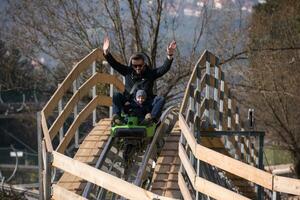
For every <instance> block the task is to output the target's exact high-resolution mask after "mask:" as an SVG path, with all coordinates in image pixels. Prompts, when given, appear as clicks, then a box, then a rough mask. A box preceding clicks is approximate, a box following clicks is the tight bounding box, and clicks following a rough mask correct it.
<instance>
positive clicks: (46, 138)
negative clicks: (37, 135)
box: [41, 111, 53, 152]
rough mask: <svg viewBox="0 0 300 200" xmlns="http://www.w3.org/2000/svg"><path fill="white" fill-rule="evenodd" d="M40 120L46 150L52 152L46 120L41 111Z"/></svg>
mask: <svg viewBox="0 0 300 200" xmlns="http://www.w3.org/2000/svg"><path fill="white" fill-rule="evenodd" d="M41 120H42V129H43V135H44V140H45V143H46V148H47V151H48V152H52V151H53V146H52V142H51V141H52V140H51V138H50V135H49V131H48V127H47V122H46V118H45V115H44V112H43V111H42V112H41Z"/></svg>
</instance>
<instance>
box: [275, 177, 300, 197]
mask: <svg viewBox="0 0 300 200" xmlns="http://www.w3.org/2000/svg"><path fill="white" fill-rule="evenodd" d="M273 189H274V190H275V191H277V192H284V193H288V194H294V195H300V180H299V179H293V178H287V177H282V176H276V175H275V176H274V186H273Z"/></svg>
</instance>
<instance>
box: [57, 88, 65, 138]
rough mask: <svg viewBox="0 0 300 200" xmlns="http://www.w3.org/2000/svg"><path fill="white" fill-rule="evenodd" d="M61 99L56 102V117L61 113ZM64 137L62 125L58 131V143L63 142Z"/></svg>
mask: <svg viewBox="0 0 300 200" xmlns="http://www.w3.org/2000/svg"><path fill="white" fill-rule="evenodd" d="M60 86H61V84H58V87H60ZM62 104H63V103H62V99H60V100H59V102H58V115H60V114H61V113H62V109H63V105H62ZM63 137H64V125H62V127H61V128H60V129H59V142H61V141H62V140H63Z"/></svg>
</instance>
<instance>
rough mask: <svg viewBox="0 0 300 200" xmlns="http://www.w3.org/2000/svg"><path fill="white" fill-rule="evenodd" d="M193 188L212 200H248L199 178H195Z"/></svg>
mask: <svg viewBox="0 0 300 200" xmlns="http://www.w3.org/2000/svg"><path fill="white" fill-rule="evenodd" d="M195 188H196V189H197V190H198V191H199V192H201V193H203V194H206V195H208V196H210V197H212V198H214V199H220V200H223V199H234V200H250V199H248V198H247V197H244V196H242V195H240V194H238V193H235V192H233V191H231V190H228V189H226V188H223V187H221V186H219V185H217V184H215V183H212V182H210V181H207V180H205V179H204V178H201V177H196V182H195Z"/></svg>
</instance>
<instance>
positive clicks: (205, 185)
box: [178, 144, 248, 200]
mask: <svg viewBox="0 0 300 200" xmlns="http://www.w3.org/2000/svg"><path fill="white" fill-rule="evenodd" d="M178 149H179V152H178V153H179V157H180V160H181V163H182V165H183V166H184V169H185V171H186V172H187V174H188V177H189V179H190V180H191V183H192V185H193V187H194V188H195V190H197V191H198V192H201V193H203V194H206V195H208V196H210V197H212V198H214V199H221V200H223V199H235V200H246V199H247V200H248V198H246V197H244V196H242V195H240V194H237V193H235V192H232V191H231V190H228V189H226V188H223V187H222V186H219V185H217V184H215V183H212V182H210V181H207V180H205V179H204V178H201V177H197V176H196V172H195V170H194V168H193V166H192V164H191V163H190V160H189V158H188V156H187V154H186V152H185V150H184V148H183V146H182V144H179V148H178Z"/></svg>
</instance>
